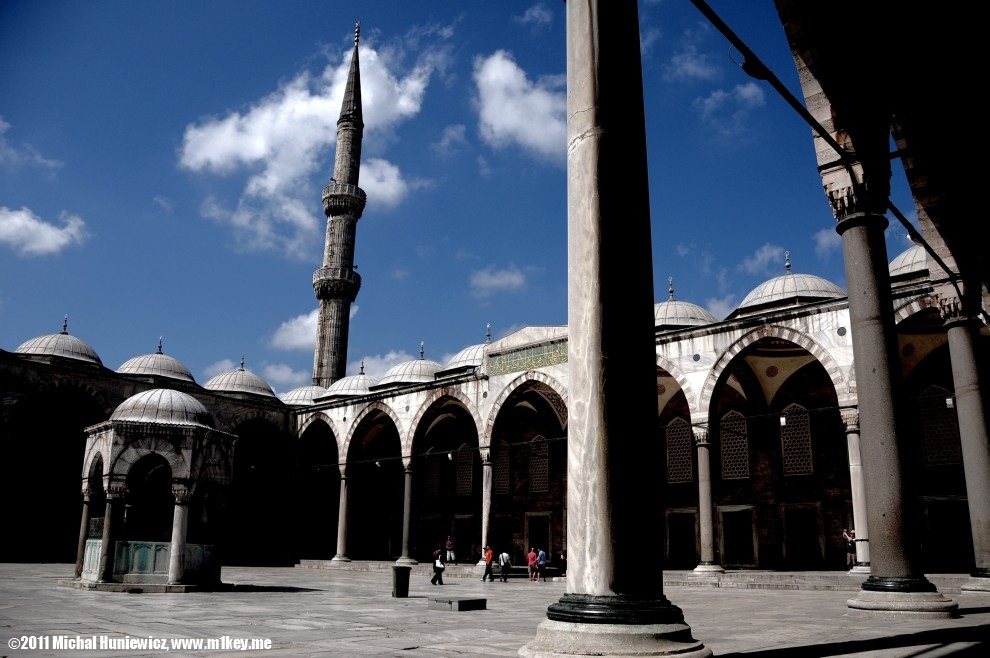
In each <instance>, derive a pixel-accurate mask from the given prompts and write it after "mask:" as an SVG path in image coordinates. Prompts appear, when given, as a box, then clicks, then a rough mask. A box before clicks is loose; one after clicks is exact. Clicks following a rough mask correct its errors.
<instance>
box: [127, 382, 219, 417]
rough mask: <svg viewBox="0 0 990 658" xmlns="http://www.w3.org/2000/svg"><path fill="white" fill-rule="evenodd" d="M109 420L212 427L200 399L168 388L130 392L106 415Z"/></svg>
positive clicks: (208, 414) (207, 412) (208, 413)
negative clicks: (129, 395) (135, 393)
mask: <svg viewBox="0 0 990 658" xmlns="http://www.w3.org/2000/svg"><path fill="white" fill-rule="evenodd" d="M110 420H111V421H123V422H132V423H154V424H157V425H198V426H205V427H213V416H212V415H210V412H209V411H207V410H206V407H204V406H203V403H202V402H200V401H199V400H197V399H196V398H194V397H193V396H191V395H188V394H187V393H182V392H181V391H173V390H172V389H169V388H153V389H151V390H150V391H143V392H141V393H138V394H137V395H132V396H131V397H129V398H127V399H126V400H124V401H123V402H122V403H120V406H118V407H117V408H116V409H115V410H114V412H113V413H112V414H111V415H110Z"/></svg>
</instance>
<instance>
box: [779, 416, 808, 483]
mask: <svg viewBox="0 0 990 658" xmlns="http://www.w3.org/2000/svg"><path fill="white" fill-rule="evenodd" d="M782 418H783V419H784V420H785V422H784V424H783V425H781V427H780V452H781V458H782V460H783V465H784V475H811V474H812V473H813V472H814V463H813V462H812V458H811V418H810V417H809V415H808V410H807V409H805V408H804V407H802V406H800V405H797V404H792V405H790V406H789V407H787V408H786V409H784V414H783V416H782Z"/></svg>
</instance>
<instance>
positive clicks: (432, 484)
mask: <svg viewBox="0 0 990 658" xmlns="http://www.w3.org/2000/svg"><path fill="white" fill-rule="evenodd" d="M440 459H441V457H438V456H437V455H436V454H434V453H432V452H431V453H429V454H427V455H426V464H425V465H424V468H423V493H424V495H426V497H428V498H436V497H437V496H439V495H440Z"/></svg>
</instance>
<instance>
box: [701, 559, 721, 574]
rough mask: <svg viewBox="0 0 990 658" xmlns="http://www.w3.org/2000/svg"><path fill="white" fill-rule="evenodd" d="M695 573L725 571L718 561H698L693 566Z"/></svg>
mask: <svg viewBox="0 0 990 658" xmlns="http://www.w3.org/2000/svg"><path fill="white" fill-rule="evenodd" d="M694 572H695V573H725V569H723V568H722V565H721V564H719V563H718V562H699V563H698V566H696V567H695V568H694Z"/></svg>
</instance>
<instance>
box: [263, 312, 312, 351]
mask: <svg viewBox="0 0 990 658" xmlns="http://www.w3.org/2000/svg"><path fill="white" fill-rule="evenodd" d="M319 316H320V309H319V308H314V309H313V310H312V311H310V312H309V313H306V314H304V315H297V316H296V317H294V318H291V319H289V320H286V321H285V322H283V323H282V324H280V325H279V327H278V329H276V330H275V333H274V334H273V335H272V340H271V346H272V347H274V348H276V349H280V350H302V351H309V352H312V351H313V350H314V349H316V323H317V320H318V318H319Z"/></svg>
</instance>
